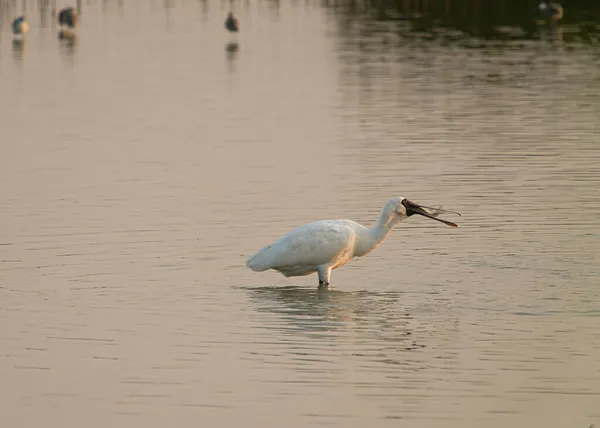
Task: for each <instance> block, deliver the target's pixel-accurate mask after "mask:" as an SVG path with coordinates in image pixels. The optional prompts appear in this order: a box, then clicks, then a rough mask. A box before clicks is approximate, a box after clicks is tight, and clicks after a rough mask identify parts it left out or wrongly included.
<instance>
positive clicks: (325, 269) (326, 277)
mask: <svg viewBox="0 0 600 428" xmlns="http://www.w3.org/2000/svg"><path fill="white" fill-rule="evenodd" d="M317 274H318V275H319V288H329V283H330V282H331V267H329V266H327V265H321V266H318V267H317Z"/></svg>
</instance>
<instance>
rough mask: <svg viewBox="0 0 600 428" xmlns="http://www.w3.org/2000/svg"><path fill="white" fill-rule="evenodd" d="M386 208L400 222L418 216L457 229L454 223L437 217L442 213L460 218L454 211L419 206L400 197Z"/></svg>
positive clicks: (391, 201)
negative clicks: (398, 218)
mask: <svg viewBox="0 0 600 428" xmlns="http://www.w3.org/2000/svg"><path fill="white" fill-rule="evenodd" d="M388 208H389V209H390V210H392V211H393V213H394V215H397V216H398V217H400V219H401V220H404V219H405V218H407V217H410V216H412V215H414V214H419V215H422V216H423V217H427V218H431V219H433V220H437V221H439V222H442V223H444V224H446V225H448V226H452V227H458V225H457V224H456V223H452V222H451V221H447V220H442V219H441V218H437V216H438V215H440V214H442V213H452V214H457V215H459V216H460V214H459V213H457V212H454V211H447V210H444V209H442V208H431V207H426V206H424V205H419V204H417V203H415V202H412V201H409V200H408V199H406V198H404V197H401V196H400V197H397V198H394V199H392V200H390V201H389V202H388Z"/></svg>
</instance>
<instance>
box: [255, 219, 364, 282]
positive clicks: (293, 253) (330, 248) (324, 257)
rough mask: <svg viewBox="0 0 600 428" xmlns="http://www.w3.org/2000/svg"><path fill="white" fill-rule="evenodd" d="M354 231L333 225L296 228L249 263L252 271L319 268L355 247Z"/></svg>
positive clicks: (330, 222) (322, 222)
mask: <svg viewBox="0 0 600 428" xmlns="http://www.w3.org/2000/svg"><path fill="white" fill-rule="evenodd" d="M354 239H355V233H354V230H353V229H352V228H350V227H348V226H347V225H344V224H341V223H339V222H336V221H335V220H332V221H319V222H315V223H310V224H307V225H305V226H301V227H298V228H296V229H294V230H292V231H291V232H289V233H288V234H287V235H285V236H283V237H282V238H281V239H280V240H278V241H276V242H275V243H273V244H272V245H269V246H267V247H265V248H263V249H261V250H260V251H258V252H257V253H256V254H255V255H254V256H252V257H250V258H249V259H248V263H247V264H248V266H249V267H250V268H251V269H253V270H259V271H260V270H266V269H277V268H285V267H301V266H318V265H322V264H327V263H329V262H331V261H332V260H334V259H335V258H336V257H337V256H338V255H339V254H341V253H342V252H344V250H346V249H348V247H349V246H352V245H354Z"/></svg>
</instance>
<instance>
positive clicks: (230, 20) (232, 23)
mask: <svg viewBox="0 0 600 428" xmlns="http://www.w3.org/2000/svg"><path fill="white" fill-rule="evenodd" d="M225 28H227V30H229V31H230V32H232V33H237V32H238V31H239V26H238V21H237V19H235V18H234V17H233V13H231V12H229V15H227V19H226V20H225Z"/></svg>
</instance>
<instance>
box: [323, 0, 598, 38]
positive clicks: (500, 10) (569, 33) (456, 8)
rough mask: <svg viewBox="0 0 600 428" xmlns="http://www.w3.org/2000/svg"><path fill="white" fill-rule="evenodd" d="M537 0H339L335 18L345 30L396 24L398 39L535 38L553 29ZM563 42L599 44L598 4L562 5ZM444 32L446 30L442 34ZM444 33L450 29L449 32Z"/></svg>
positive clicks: (586, 0)
mask: <svg viewBox="0 0 600 428" xmlns="http://www.w3.org/2000/svg"><path fill="white" fill-rule="evenodd" d="M538 3H539V2H537V1H524V0H494V1H490V0H366V1H365V3H358V2H357V1H356V0H347V1H342V5H341V6H340V7H337V8H335V14H336V15H337V18H338V19H339V20H340V23H341V24H342V28H345V29H349V28H351V27H353V25H355V24H356V21H357V20H363V21H367V22H380V23H381V22H382V21H388V22H391V23H392V22H396V23H397V24H398V32H399V33H401V34H402V36H406V35H409V34H413V35H418V36H420V37H423V38H429V39H435V38H449V39H450V41H452V39H454V40H456V39H461V38H467V37H469V38H472V37H478V38H482V39H487V40H523V39H533V38H538V37H539V34H540V32H541V31H544V30H547V29H553V28H552V27H554V26H556V25H557V24H556V23H552V22H550V21H549V20H547V19H545V17H544V16H543V15H542V14H541V13H540V11H539V9H538ZM558 25H560V26H561V27H562V29H563V30H562V31H563V33H564V34H565V41H570V40H582V41H587V42H591V43H598V42H599V41H600V2H598V1H597V0H578V1H577V0H573V1H569V2H568V4H566V5H565V14H564V17H563V18H562V19H561V20H560V23H559V24H558ZM441 28H445V29H446V31H440V29H441ZM448 29H452V30H454V31H453V32H448V31H447V30H448Z"/></svg>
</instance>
